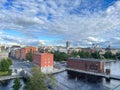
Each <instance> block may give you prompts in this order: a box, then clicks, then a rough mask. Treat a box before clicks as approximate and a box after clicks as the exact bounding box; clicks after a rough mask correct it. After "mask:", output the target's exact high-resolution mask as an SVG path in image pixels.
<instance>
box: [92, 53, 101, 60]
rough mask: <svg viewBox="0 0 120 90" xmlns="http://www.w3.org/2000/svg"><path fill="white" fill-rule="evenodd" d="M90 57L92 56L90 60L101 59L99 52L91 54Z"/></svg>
mask: <svg viewBox="0 0 120 90" xmlns="http://www.w3.org/2000/svg"><path fill="white" fill-rule="evenodd" d="M91 56H92V58H95V59H100V58H101V57H100V54H99V52H94V53H92V54H91Z"/></svg>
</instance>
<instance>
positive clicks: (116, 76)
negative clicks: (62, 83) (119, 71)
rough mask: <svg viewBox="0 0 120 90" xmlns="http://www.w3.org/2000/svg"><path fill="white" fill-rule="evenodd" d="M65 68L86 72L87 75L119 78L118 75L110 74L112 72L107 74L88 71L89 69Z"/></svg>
mask: <svg viewBox="0 0 120 90" xmlns="http://www.w3.org/2000/svg"><path fill="white" fill-rule="evenodd" d="M66 70H69V71H75V72H79V73H84V74H88V75H95V76H99V77H104V78H107V79H116V80H120V75H112V74H110V75H107V74H105V73H96V72H90V71H84V70H78V69H72V68H66Z"/></svg>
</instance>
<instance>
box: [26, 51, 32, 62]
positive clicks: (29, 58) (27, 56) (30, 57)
mask: <svg viewBox="0 0 120 90" xmlns="http://www.w3.org/2000/svg"><path fill="white" fill-rule="evenodd" d="M26 59H27V60H29V61H31V62H32V61H33V51H32V49H31V50H30V52H29V53H27V55H26Z"/></svg>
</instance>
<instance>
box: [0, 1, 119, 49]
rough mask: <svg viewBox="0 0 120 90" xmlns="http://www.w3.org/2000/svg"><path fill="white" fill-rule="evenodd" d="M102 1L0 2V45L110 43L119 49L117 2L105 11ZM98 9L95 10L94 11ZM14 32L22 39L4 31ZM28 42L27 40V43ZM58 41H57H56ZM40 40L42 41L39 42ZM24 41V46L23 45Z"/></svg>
mask: <svg viewBox="0 0 120 90" xmlns="http://www.w3.org/2000/svg"><path fill="white" fill-rule="evenodd" d="M104 3H105V1H104V0H96V1H94V3H93V2H90V0H30V1H29V2H28V0H22V1H20V0H12V1H11V2H9V1H7V0H4V1H3V0H2V1H0V12H1V13H0V22H1V23H0V38H1V39H0V41H9V42H13V43H20V44H33V45H36V44H37V43H36V42H38V41H39V37H40V36H41V37H42V36H44V37H47V38H48V40H46V41H44V40H43V41H44V42H49V43H50V41H49V39H50V38H57V40H54V41H52V42H51V43H53V42H54V43H56V44H62V43H65V42H66V41H67V40H69V41H71V42H73V43H76V44H75V45H86V46H87V45H91V44H92V43H98V44H100V43H106V42H108V41H109V42H111V43H113V46H115V47H118V46H119V44H120V43H119V40H118V39H114V41H113V39H112V38H115V37H118V38H119V37H120V1H114V0H113V2H111V3H112V4H108V5H109V6H107V5H106V8H104V6H103V5H104ZM96 6H97V8H95V7H96ZM6 29H8V30H16V31H19V32H21V33H22V34H24V35H25V37H24V38H23V37H20V36H18V37H16V38H14V36H9V35H7V34H5V33H4V35H3V32H5V30H6ZM29 38H30V39H29ZM58 38H59V39H58ZM41 40H42V39H41ZM24 41H26V42H24Z"/></svg>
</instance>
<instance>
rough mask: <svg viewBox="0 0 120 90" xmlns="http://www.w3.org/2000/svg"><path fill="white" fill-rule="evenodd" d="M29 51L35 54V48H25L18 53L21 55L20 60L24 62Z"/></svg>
mask: <svg viewBox="0 0 120 90" xmlns="http://www.w3.org/2000/svg"><path fill="white" fill-rule="evenodd" d="M30 50H32V52H33V53H34V52H36V48H35V47H32V46H30V47H26V48H22V49H21V51H20V53H21V57H20V59H23V60H26V55H27V54H28V53H29V52H30Z"/></svg>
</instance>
